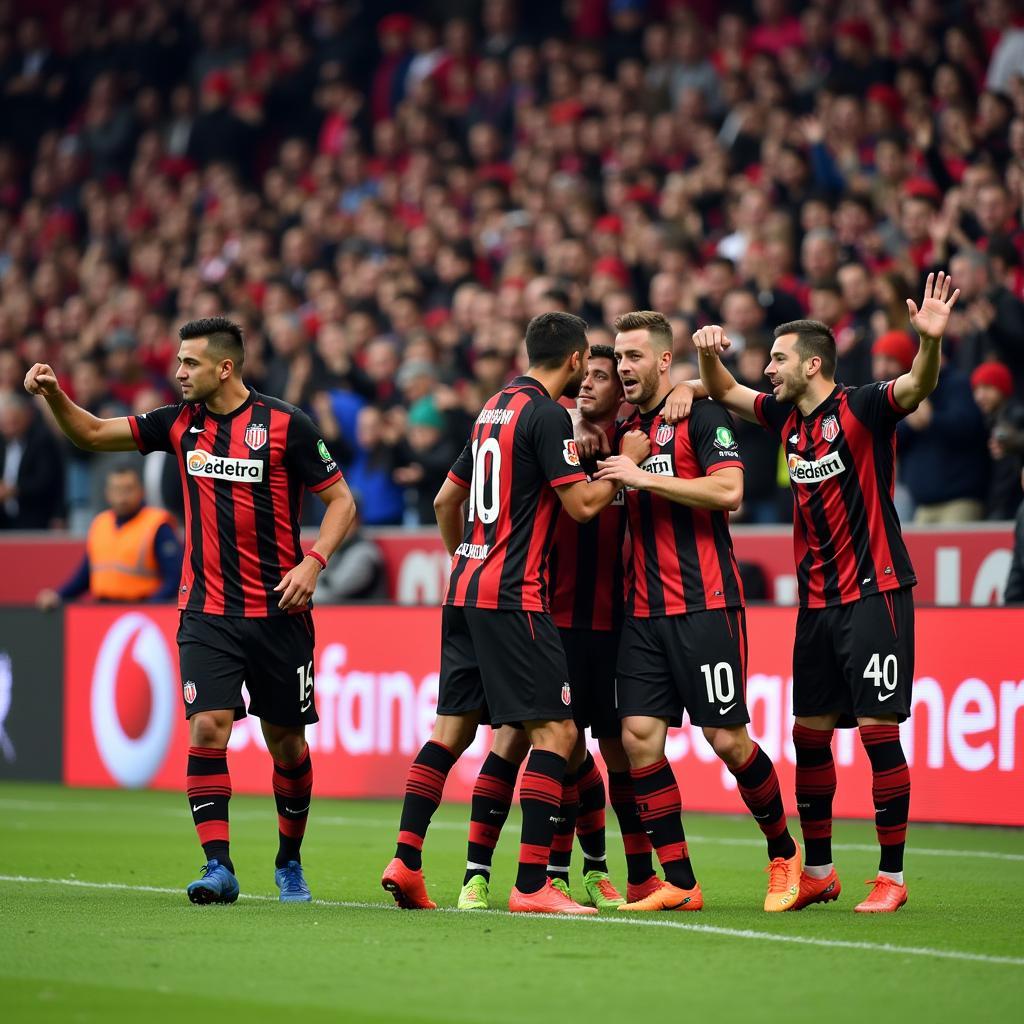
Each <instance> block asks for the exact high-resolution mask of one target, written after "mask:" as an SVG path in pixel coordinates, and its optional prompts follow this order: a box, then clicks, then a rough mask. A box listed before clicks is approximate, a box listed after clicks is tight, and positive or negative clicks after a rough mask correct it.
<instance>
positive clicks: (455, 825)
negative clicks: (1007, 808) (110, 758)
mask: <svg viewBox="0 0 1024 1024" xmlns="http://www.w3.org/2000/svg"><path fill="white" fill-rule="evenodd" d="M2 809H6V810H16V811H39V812H49V811H61V812H65V811H68V810H80V811H109V810H110V804H106V803H101V802H99V801H81V802H76V803H68V804H64V803H58V802H56V801H49V802H47V801H35V800H20V799H14V798H0V810H2ZM144 813H145V814H147V815H159V816H161V817H169V818H177V819H181V820H187V819H188V814H187V812H186V811H185V810H184V809H182V810H181V811H176V810H172V809H171V808H169V807H154V808H150V809H147V810H146V811H145V812H144ZM267 813H272V812H271V811H268V812H266V813H265V812H263V811H233V812H232V813H231V818H232V820H234V821H257V820H262V819H263V818H265V817H266V815H267ZM311 821H312V822H313V823H314V824H316V825H328V826H340V827H344V828H393V827H396V824H397V818H395V819H394V820H392V819H390V818H348V817H340V816H338V815H330V814H328V815H314V816H313V817H312V819H311ZM921 824H922V827H925V828H929V827H933V826H932V825H931V823H928V822H922V823H921ZM467 827H468V818H467V821H466V822H458V821H435V822H432V823H431V825H430V828H431V830H432V831H441V832H465V831H466V829H467ZM996 827H998V826H996ZM910 828H911V833H910V834H911V837H913V834H914V833H913V829H914V823H913V822H911V823H910ZM607 834H608V835H609V836H612V837H617V836H618V835H619V831H618V829H614V828H610V829H608V832H607ZM686 839H687V842H692V843H708V844H709V845H713V846H756V847H762V846H764V840H763V839H756V838H753V837H751V838H744V837H738V836H737V837H728V836H702V835H700V834H697V833H693V834H690V833H687V837H686ZM832 849H833V850H840V851H844V852H848V853H876V852H877V851H878V846H877V845H876V844H871V843H833V844H832ZM907 853H908V854H909V855H910V856H918V855H920V856H922V857H958V858H961V859H967V860H969V859H970V858H971V857H978V858H981V859H982V860H1005V861H1012V862H1024V853H1003V852H1001V851H999V850H947V849H942V848H936V847H925V846H914V845H913V843H911V845H910V846H908V847H907Z"/></svg>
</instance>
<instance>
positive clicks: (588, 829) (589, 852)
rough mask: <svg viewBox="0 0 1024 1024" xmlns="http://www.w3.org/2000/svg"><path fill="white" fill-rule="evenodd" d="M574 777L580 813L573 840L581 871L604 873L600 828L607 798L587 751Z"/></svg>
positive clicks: (605, 869)
mask: <svg viewBox="0 0 1024 1024" xmlns="http://www.w3.org/2000/svg"><path fill="white" fill-rule="evenodd" d="M577 774H578V777H579V782H578V783H577V784H576V785H577V787H578V788H579V791H580V810H579V815H578V816H577V818H576V837H577V838H578V839H579V841H580V848H581V849H582V850H583V870H584V871H605V872H607V870H608V862H607V851H606V849H605V837H604V827H605V804H606V803H607V800H608V798H607V795H606V793H605V788H604V779H603V778H601V773H600V771H598V768H597V764H596V763H595V762H594V755H593V754H591V753H590V752H589V751H588V752H587V756H586V759H585V760H584V762H583V764H581V765H580V768H579V772H578V773H577Z"/></svg>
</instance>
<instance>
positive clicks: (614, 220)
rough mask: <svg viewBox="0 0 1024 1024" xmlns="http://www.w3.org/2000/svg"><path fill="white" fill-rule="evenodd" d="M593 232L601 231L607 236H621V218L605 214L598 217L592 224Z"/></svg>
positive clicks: (612, 214)
mask: <svg viewBox="0 0 1024 1024" xmlns="http://www.w3.org/2000/svg"><path fill="white" fill-rule="evenodd" d="M594 230H595V231H601V232H603V233H604V234H607V235H621V234H622V218H621V217H616V216H615V214H614V213H606V214H605V215H604V216H603V217H598V218H597V220H596V221H595V222H594Z"/></svg>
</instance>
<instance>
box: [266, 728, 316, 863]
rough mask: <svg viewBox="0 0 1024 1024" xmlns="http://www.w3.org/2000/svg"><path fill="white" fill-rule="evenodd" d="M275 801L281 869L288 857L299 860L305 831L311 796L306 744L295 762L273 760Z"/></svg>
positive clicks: (310, 764) (311, 775)
mask: <svg viewBox="0 0 1024 1024" xmlns="http://www.w3.org/2000/svg"><path fill="white" fill-rule="evenodd" d="M273 783H274V800H275V802H276V803H277V835H278V849H277V860H276V861H275V864H274V866H275V867H279V868H283V867H284V866H285V864H287V863H288V862H289V861H290V860H297V861H301V860H302V857H301V855H300V852H299V850H300V848H301V846H302V837H303V836H304V835H305V834H306V821H307V820H308V818H309V804H310V800H311V798H312V795H313V762H312V760H310V756H309V747H308V746H307V747H306V749H305V750H304V751H303V752H302V756H301V757H300V758H299V759H298V761H296V762H295V763H294V764H285V763H282V762H280V761H275V762H274V775H273Z"/></svg>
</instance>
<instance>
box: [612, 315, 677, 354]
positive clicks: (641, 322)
mask: <svg viewBox="0 0 1024 1024" xmlns="http://www.w3.org/2000/svg"><path fill="white" fill-rule="evenodd" d="M612 327H614V328H615V331H616V333H617V334H623V333H625V332H626V331H647V337H648V338H649V339H650V341H651V344H652V345H654V346H655V347H656V348H660V349H663V350H664V351H667V352H671V351H672V325H671V324H670V323H669V322H668V318H667V317H666V316H665V314H664V313H659V312H658V311H657V310H654V309H638V310H634V311H633V312H632V313H623V314H622V316H617V317H616V318H615V322H614V323H613V324H612Z"/></svg>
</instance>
